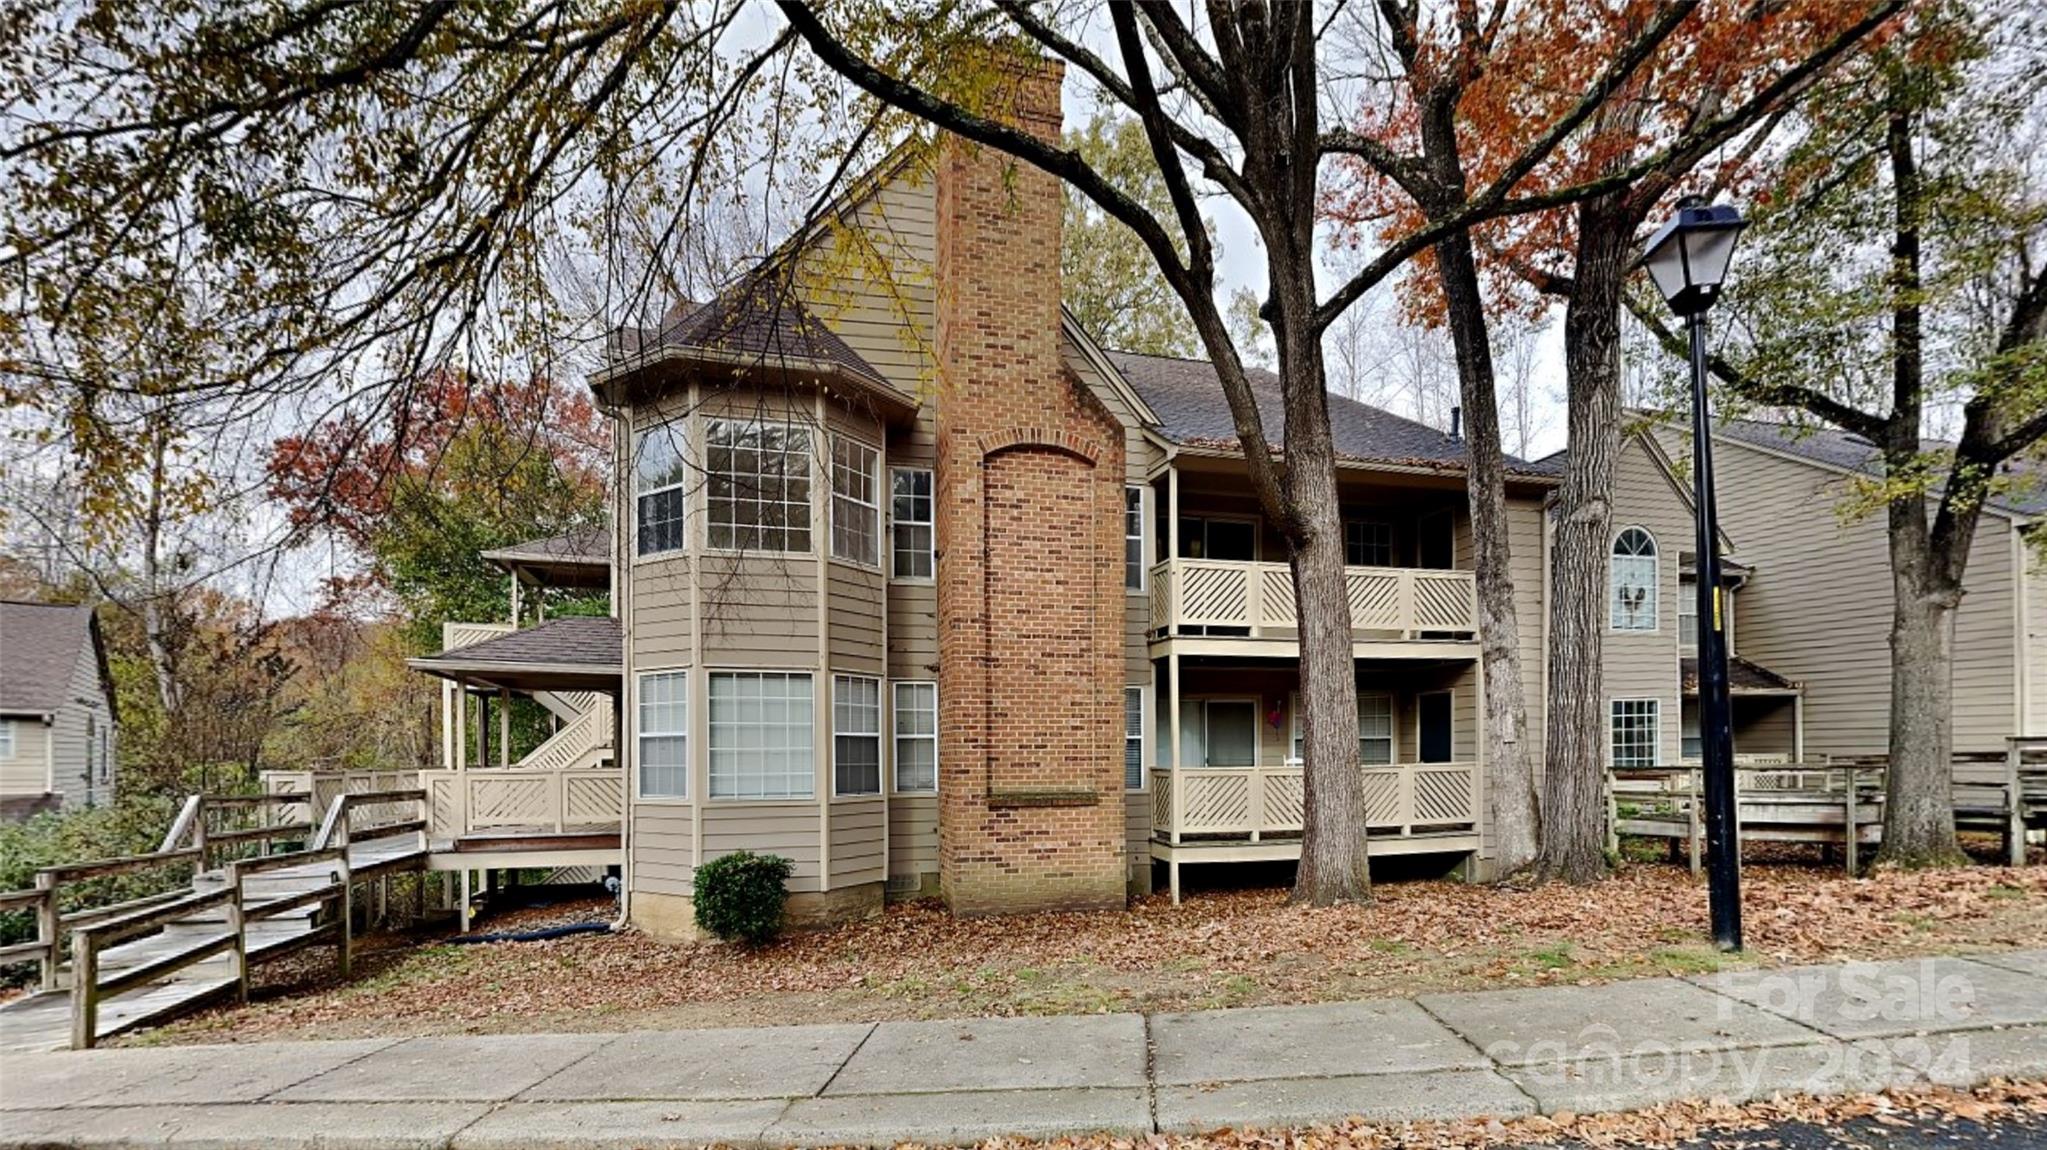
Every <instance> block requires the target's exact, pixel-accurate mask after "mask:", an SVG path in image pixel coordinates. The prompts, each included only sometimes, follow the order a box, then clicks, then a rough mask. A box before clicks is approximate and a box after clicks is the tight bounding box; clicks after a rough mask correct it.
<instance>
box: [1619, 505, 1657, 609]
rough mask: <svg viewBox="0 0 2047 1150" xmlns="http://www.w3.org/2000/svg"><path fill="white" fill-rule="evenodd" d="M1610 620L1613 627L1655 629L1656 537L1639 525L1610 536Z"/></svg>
mask: <svg viewBox="0 0 2047 1150" xmlns="http://www.w3.org/2000/svg"><path fill="white" fill-rule="evenodd" d="M1608 578H1609V581H1610V582H1611V583H1612V584H1613V610H1612V623H1613V629H1614V630H1616V631H1654V630H1655V629H1656V540H1654V539H1652V538H1650V536H1649V533H1648V532H1647V531H1644V530H1642V529H1641V528H1640V527H1629V528H1627V529H1625V530H1623V531H1622V532H1621V533H1620V534H1619V535H1616V536H1614V538H1613V567H1612V570H1611V573H1610V574H1609V576H1608Z"/></svg>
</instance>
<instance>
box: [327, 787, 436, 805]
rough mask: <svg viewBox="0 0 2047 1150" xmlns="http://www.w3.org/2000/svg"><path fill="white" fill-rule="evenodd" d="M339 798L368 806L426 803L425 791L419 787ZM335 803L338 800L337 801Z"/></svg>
mask: <svg viewBox="0 0 2047 1150" xmlns="http://www.w3.org/2000/svg"><path fill="white" fill-rule="evenodd" d="M341 798H342V799H347V800H348V801H349V802H350V803H354V804H358V805H368V804H371V803H423V802H425V801H426V790H425V789H424V788H421V787H413V788H411V789H409V790H402V791H358V792H355V793H353V794H346V795H342V796H341ZM336 801H337V802H338V801H340V800H339V799H337V800H336Z"/></svg>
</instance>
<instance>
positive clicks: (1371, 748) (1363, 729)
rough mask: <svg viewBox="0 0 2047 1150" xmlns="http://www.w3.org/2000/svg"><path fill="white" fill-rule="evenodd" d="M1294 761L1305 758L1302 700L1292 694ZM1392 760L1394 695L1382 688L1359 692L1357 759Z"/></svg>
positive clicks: (1359, 760)
mask: <svg viewBox="0 0 2047 1150" xmlns="http://www.w3.org/2000/svg"><path fill="white" fill-rule="evenodd" d="M1293 711H1294V762H1296V763H1303V762H1306V761H1307V750H1306V748H1305V747H1304V746H1303V743H1302V735H1301V699H1300V696H1298V695H1296V696H1294V701H1293ZM1392 761H1393V696H1391V695H1388V694H1386V693H1384V692H1381V691H1359V692H1358V762H1360V763H1365V764H1368V765H1371V764H1383V763H1390V762H1392Z"/></svg>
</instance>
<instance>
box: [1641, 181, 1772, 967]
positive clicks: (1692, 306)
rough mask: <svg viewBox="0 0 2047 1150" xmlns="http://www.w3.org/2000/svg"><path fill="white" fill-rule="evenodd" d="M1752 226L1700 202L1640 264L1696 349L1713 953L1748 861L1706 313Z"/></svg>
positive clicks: (1730, 935)
mask: <svg viewBox="0 0 2047 1150" xmlns="http://www.w3.org/2000/svg"><path fill="white" fill-rule="evenodd" d="M1747 226H1748V225H1747V224H1746V223H1744V222H1743V220H1742V218H1741V213H1740V212H1737V211H1735V210H1734V209H1733V208H1732V207H1729V206H1727V205H1724V204H1723V205H1718V206H1708V205H1707V204H1706V202H1705V201H1704V200H1702V199H1700V198H1699V197H1697V196H1690V197H1687V198H1685V199H1684V200H1682V201H1680V202H1679V203H1678V209H1677V218H1676V219H1674V220H1672V221H1670V222H1669V223H1667V224H1665V225H1663V227H1662V228H1660V229H1658V230H1657V232H1656V234H1655V235H1653V236H1651V237H1650V238H1649V246H1648V248H1647V250H1645V251H1644V252H1643V254H1642V264H1643V266H1644V267H1646V268H1648V269H1649V278H1650V279H1652V280H1654V281H1656V290H1657V291H1659V292H1662V293H1663V299H1664V302H1666V303H1668V304H1669V305H1670V310H1671V311H1673V312H1676V313H1677V314H1678V315H1680V316H1682V317H1684V321H1685V327H1686V328H1687V329H1688V331H1689V333H1690V335H1691V343H1692V502H1693V504H1694V505H1695V508H1696V512H1697V517H1698V541H1697V545H1696V549H1695V552H1694V553H1695V554H1696V555H1697V556H1698V558H1697V567H1698V573H1697V577H1696V579H1695V580H1694V583H1695V586H1696V590H1697V592H1698V596H1699V628H1698V630H1699V640H1698V666H1699V741H1700V751H1701V756H1700V757H1701V760H1702V764H1703V769H1704V770H1705V772H1706V876H1707V882H1708V884H1709V886H1710V888H1711V891H1712V906H1713V944H1714V945H1715V946H1717V947H1719V948H1720V949H1721V950H1740V949H1741V860H1740V858H1739V857H1738V855H1737V854H1736V851H1737V849H1738V848H1737V846H1736V843H1735V837H1736V836H1735V824H1736V818H1735V810H1734V718H1733V706H1732V704H1731V703H1729V701H1728V695H1727V623H1726V619H1725V618H1724V617H1723V616H1722V614H1721V610H1720V599H1721V595H1720V546H1719V541H1720V525H1719V520H1718V516H1717V515H1716V513H1715V511H1714V507H1713V434H1712V427H1711V425H1710V420H1709V417H1708V413H1707V410H1706V312H1707V310H1708V309H1709V308H1711V307H1712V306H1713V304H1714V302H1715V301H1716V300H1718V299H1719V298H1720V285H1721V284H1722V282H1724V281H1725V280H1726V278H1727V265H1728V263H1729V262H1730V261H1731V260H1732V259H1733V256H1734V245H1735V241H1736V240H1738V239H1739V238H1740V237H1741V229H1743V228H1744V227H1747Z"/></svg>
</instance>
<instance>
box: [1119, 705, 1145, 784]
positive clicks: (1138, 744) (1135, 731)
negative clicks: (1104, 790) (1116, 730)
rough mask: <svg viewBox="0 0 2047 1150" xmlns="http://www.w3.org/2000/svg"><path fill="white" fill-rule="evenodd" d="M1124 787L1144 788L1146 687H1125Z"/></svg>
mask: <svg viewBox="0 0 2047 1150" xmlns="http://www.w3.org/2000/svg"><path fill="white" fill-rule="evenodd" d="M1123 787H1124V789H1125V790H1131V791H1141V790H1143V789H1144V688H1143V687H1125V688H1123Z"/></svg>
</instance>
